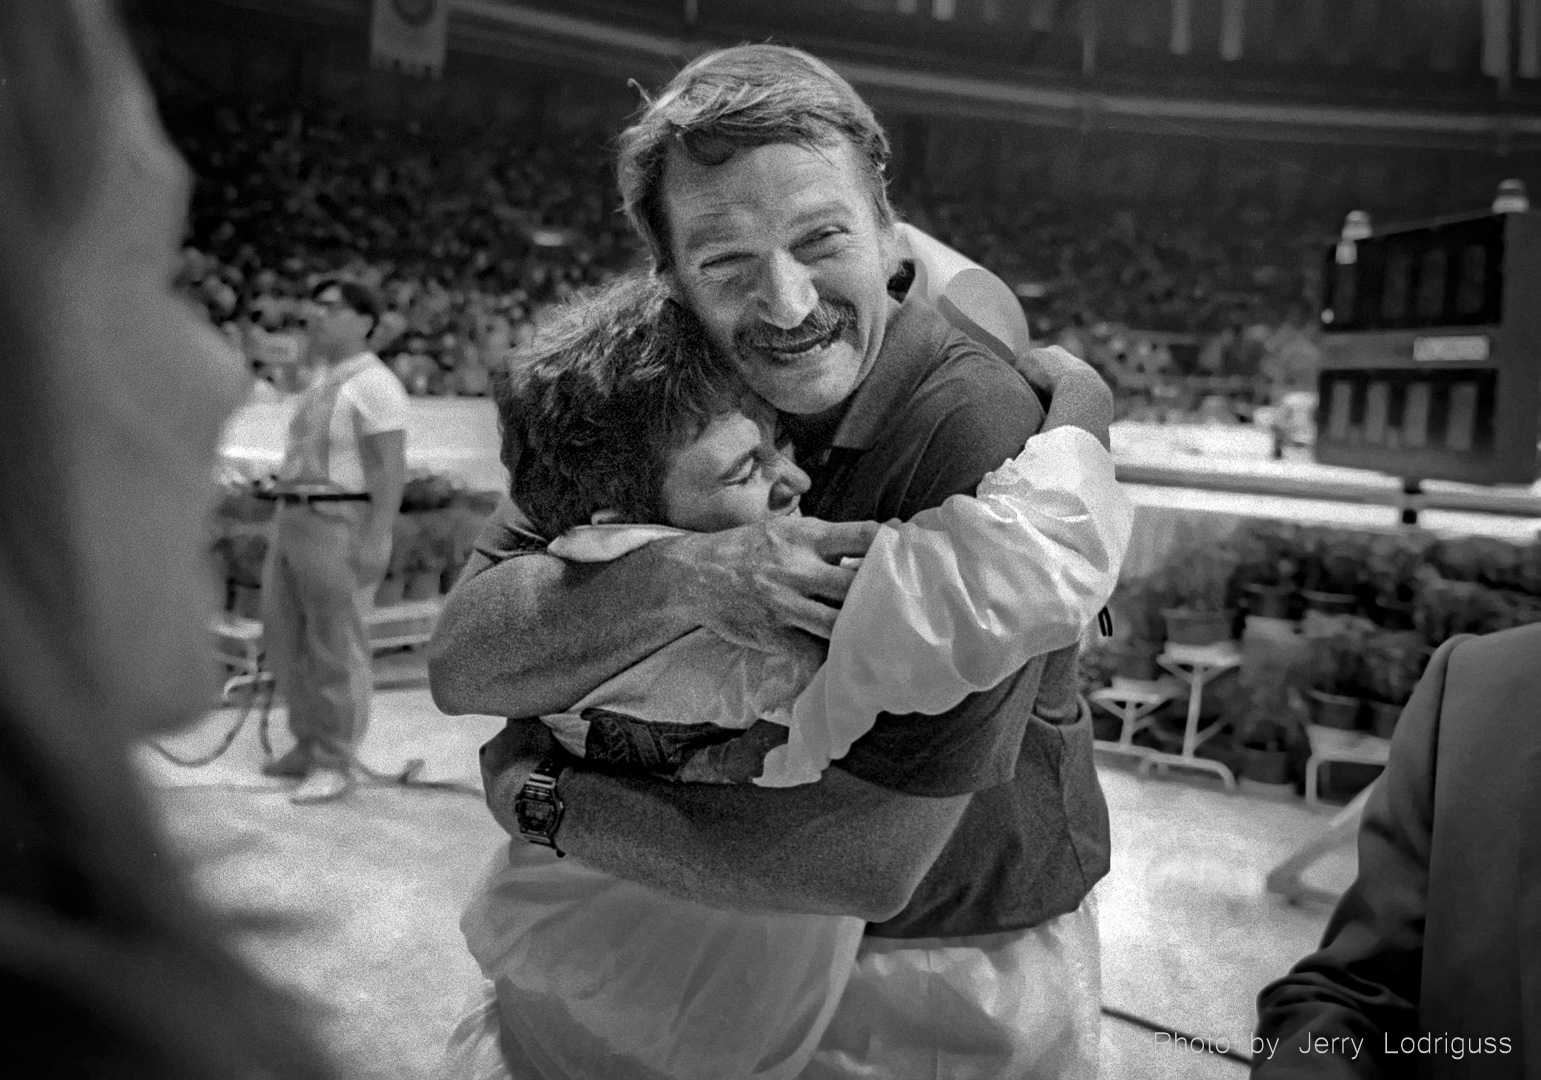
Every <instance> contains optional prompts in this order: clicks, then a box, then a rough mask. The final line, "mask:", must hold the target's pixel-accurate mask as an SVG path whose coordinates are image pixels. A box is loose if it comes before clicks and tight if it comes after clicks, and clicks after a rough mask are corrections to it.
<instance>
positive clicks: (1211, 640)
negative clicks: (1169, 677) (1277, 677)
mask: <svg viewBox="0 0 1541 1080" xmlns="http://www.w3.org/2000/svg"><path fill="white" fill-rule="evenodd" d="M1235 573H1236V555H1235V553H1234V552H1233V551H1232V550H1231V549H1230V548H1229V547H1226V546H1224V545H1222V544H1218V543H1210V544H1203V545H1201V546H1199V547H1197V548H1195V549H1194V550H1192V551H1189V552H1186V553H1183V554H1181V555H1179V556H1177V557H1174V558H1173V559H1172V560H1171V561H1170V562H1168V563H1167V564H1166V566H1165V567H1163V568H1162V569H1161V570H1160V571H1159V573H1158V575H1157V583H1156V588H1157V589H1159V590H1160V592H1161V595H1162V596H1163V597H1164V598H1165V601H1166V606H1165V607H1164V608H1163V609H1162V612H1161V614H1162V617H1163V618H1164V619H1165V620H1166V640H1167V643H1168V644H1171V645H1213V644H1215V643H1216V642H1219V641H1229V640H1230V639H1231V627H1232V625H1233V623H1234V622H1235V612H1234V611H1233V610H1232V609H1231V608H1230V606H1229V600H1230V589H1231V579H1232V577H1233V576H1234V575H1235Z"/></svg>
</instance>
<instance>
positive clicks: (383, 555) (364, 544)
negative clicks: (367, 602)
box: [353, 531, 394, 589]
mask: <svg viewBox="0 0 1541 1080" xmlns="http://www.w3.org/2000/svg"><path fill="white" fill-rule="evenodd" d="M393 539H394V537H392V535H391V533H389V532H385V533H384V534H381V533H379V532H378V531H370V532H365V533H364V535H363V536H361V537H360V538H359V547H358V553H357V555H356V556H355V558H354V561H353V573H354V579H355V580H356V581H357V582H358V584H359V588H361V589H362V588H370V589H373V588H377V587H379V584H380V582H382V581H384V580H385V572H386V570H388V569H389V568H390V565H391V542H392V540H393Z"/></svg>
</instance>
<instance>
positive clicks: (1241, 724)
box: [1232, 675, 1308, 791]
mask: <svg viewBox="0 0 1541 1080" xmlns="http://www.w3.org/2000/svg"><path fill="white" fill-rule="evenodd" d="M1240 701H1241V702H1242V703H1243V707H1242V708H1241V709H1239V710H1235V711H1233V713H1232V715H1233V717H1234V719H1233V721H1232V732H1233V735H1232V742H1233V744H1234V745H1235V747H1236V752H1237V757H1238V767H1237V768H1238V771H1239V772H1240V773H1241V778H1242V780H1243V782H1250V783H1251V784H1253V785H1257V786H1260V787H1264V788H1266V789H1268V790H1273V791H1290V790H1293V783H1292V777H1291V772H1290V762H1291V759H1292V758H1293V757H1294V756H1295V755H1296V754H1297V752H1298V751H1299V749H1300V748H1301V747H1303V746H1304V745H1306V744H1307V741H1308V740H1307V736H1306V716H1307V707H1306V703H1305V701H1304V699H1303V698H1302V697H1301V696H1300V692H1299V691H1298V690H1296V689H1295V688H1294V687H1293V686H1291V685H1290V684H1289V681H1288V679H1286V678H1284V677H1282V675H1281V676H1280V677H1275V678H1268V679H1265V680H1262V681H1258V682H1255V683H1253V684H1252V685H1251V686H1249V687H1248V688H1247V693H1246V694H1245V695H1244V696H1243V697H1241V699H1240Z"/></svg>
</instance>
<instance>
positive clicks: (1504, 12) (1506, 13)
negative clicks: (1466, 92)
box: [1482, 0, 1510, 81]
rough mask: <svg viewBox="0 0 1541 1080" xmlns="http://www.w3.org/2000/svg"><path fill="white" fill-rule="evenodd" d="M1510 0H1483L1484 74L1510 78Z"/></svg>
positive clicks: (1497, 77) (1505, 78)
mask: <svg viewBox="0 0 1541 1080" xmlns="http://www.w3.org/2000/svg"><path fill="white" fill-rule="evenodd" d="M1509 19H1510V10H1509V0H1482V74H1484V75H1491V76H1492V77H1493V78H1495V79H1502V80H1505V81H1507V80H1508V78H1509V62H1510V61H1509V56H1510V47H1509Z"/></svg>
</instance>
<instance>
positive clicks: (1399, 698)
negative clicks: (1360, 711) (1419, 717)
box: [1361, 630, 1429, 739]
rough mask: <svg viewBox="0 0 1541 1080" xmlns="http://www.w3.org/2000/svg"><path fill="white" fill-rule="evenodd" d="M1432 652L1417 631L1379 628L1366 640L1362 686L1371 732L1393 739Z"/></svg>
mask: <svg viewBox="0 0 1541 1080" xmlns="http://www.w3.org/2000/svg"><path fill="white" fill-rule="evenodd" d="M1428 655H1429V651H1428V648H1427V647H1426V646H1425V645H1424V644H1423V638H1422V637H1421V636H1420V635H1419V634H1418V632H1417V631H1415V630H1380V631H1377V632H1375V633H1373V634H1371V635H1369V637H1368V638H1367V639H1366V640H1365V642H1364V653H1363V661H1362V663H1363V671H1362V678H1361V686H1362V688H1363V690H1364V693H1365V695H1366V699H1367V700H1366V702H1365V709H1366V711H1367V712H1368V714H1369V726H1370V730H1371V732H1373V733H1374V734H1376V735H1378V736H1380V737H1381V738H1384V739H1389V738H1391V733H1392V731H1393V730H1394V729H1395V728H1396V724H1397V720H1398V719H1400V718H1401V715H1402V707H1403V706H1404V705H1406V704H1407V699H1408V698H1409V697H1411V696H1412V693H1413V688H1414V687H1415V686H1417V685H1418V680H1419V678H1420V677H1422V675H1423V668H1424V665H1425V664H1426V663H1427V662H1428Z"/></svg>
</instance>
